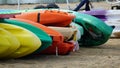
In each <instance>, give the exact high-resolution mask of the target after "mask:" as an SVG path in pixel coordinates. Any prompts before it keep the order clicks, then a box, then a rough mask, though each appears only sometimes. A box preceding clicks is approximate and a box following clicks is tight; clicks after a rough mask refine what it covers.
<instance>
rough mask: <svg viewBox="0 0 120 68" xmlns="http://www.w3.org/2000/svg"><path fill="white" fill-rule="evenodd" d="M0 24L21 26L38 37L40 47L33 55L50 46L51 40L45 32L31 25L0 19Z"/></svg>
mask: <svg viewBox="0 0 120 68" xmlns="http://www.w3.org/2000/svg"><path fill="white" fill-rule="evenodd" d="M0 22H4V23H8V24H14V25H17V26H21V27H23V28H26V29H28V30H30V31H31V32H33V33H34V34H36V35H37V36H38V38H39V39H40V40H41V42H42V45H41V47H40V48H39V49H37V50H36V51H35V52H34V54H37V53H39V52H40V51H42V50H44V49H46V48H48V47H49V46H51V44H52V39H51V37H50V36H49V35H48V34H47V33H46V32H44V31H43V30H41V29H39V28H37V27H35V26H33V25H31V24H28V23H25V22H21V21H17V20H10V19H0Z"/></svg>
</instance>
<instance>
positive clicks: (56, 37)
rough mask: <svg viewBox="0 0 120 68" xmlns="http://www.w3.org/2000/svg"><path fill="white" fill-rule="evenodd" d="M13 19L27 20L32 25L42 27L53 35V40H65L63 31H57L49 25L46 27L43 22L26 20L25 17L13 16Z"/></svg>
mask: <svg viewBox="0 0 120 68" xmlns="http://www.w3.org/2000/svg"><path fill="white" fill-rule="evenodd" d="M11 19H14V20H19V21H22V22H26V23H29V24H32V25H34V26H36V27H38V28H40V29H42V30H43V31H45V32H46V33H48V34H49V35H50V36H51V37H52V40H53V41H58V42H63V41H64V37H63V35H62V34H61V33H59V32H57V31H55V30H53V29H51V28H48V27H46V26H44V25H42V24H39V23H36V22H33V21H30V20H25V19H17V18H11Z"/></svg>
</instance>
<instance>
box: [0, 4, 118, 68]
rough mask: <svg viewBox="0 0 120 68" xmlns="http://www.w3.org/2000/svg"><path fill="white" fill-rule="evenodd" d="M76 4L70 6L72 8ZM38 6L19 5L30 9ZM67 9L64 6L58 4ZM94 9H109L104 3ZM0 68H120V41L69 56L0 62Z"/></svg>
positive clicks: (111, 41)
mask: <svg viewBox="0 0 120 68" xmlns="http://www.w3.org/2000/svg"><path fill="white" fill-rule="evenodd" d="M76 4H78V3H73V4H70V6H71V7H74V6H75V5H76ZM36 5H38V4H32V5H21V9H31V8H33V7H34V6H36ZM58 5H59V6H60V8H63V9H64V8H67V6H66V4H58ZM93 5H94V9H110V5H109V4H107V3H106V2H94V3H93ZM0 8H3V9H5V8H7V9H16V8H17V6H16V5H1V6H0ZM0 68H120V39H109V40H108V42H106V43H105V44H103V45H101V46H98V47H92V48H80V50H79V51H77V52H72V53H71V54H70V55H63V56H61V55H59V56H55V55H40V56H34V57H31V58H25V59H10V60H4V61H3V60H0Z"/></svg>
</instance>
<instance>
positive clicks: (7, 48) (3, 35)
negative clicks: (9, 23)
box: [0, 24, 20, 59]
mask: <svg viewBox="0 0 120 68" xmlns="http://www.w3.org/2000/svg"><path fill="white" fill-rule="evenodd" d="M0 25H1V24H0ZM19 47H20V42H19V41H18V39H17V38H16V37H15V36H14V35H12V34H11V33H10V32H8V31H7V30H5V29H3V28H2V27H0V59H1V58H4V57H6V56H8V55H9V54H11V53H13V52H14V51H16V50H17V49H18V48H19Z"/></svg>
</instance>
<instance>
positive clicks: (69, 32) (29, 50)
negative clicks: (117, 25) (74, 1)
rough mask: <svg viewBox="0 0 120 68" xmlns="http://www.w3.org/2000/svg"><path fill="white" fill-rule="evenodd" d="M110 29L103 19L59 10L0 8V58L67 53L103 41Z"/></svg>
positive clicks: (105, 39) (108, 34) (107, 36)
mask: <svg viewBox="0 0 120 68" xmlns="http://www.w3.org/2000/svg"><path fill="white" fill-rule="evenodd" d="M112 30H113V28H112V27H110V26H108V25H107V24H105V23H104V22H103V21H102V20H100V19H98V18H96V17H93V16H90V15H87V14H83V13H79V12H75V11H70V10H60V9H59V10H58V9H34V10H33V9H32V10H9V9H8V10H5V9H3V10H0V58H1V59H3V58H5V59H8V58H20V57H24V56H27V55H41V54H56V55H57V54H58V55H66V54H69V53H70V52H72V51H77V50H79V46H83V47H91V46H98V45H102V44H104V43H105V42H106V41H107V40H108V39H109V37H110V36H111V33H112Z"/></svg>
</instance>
